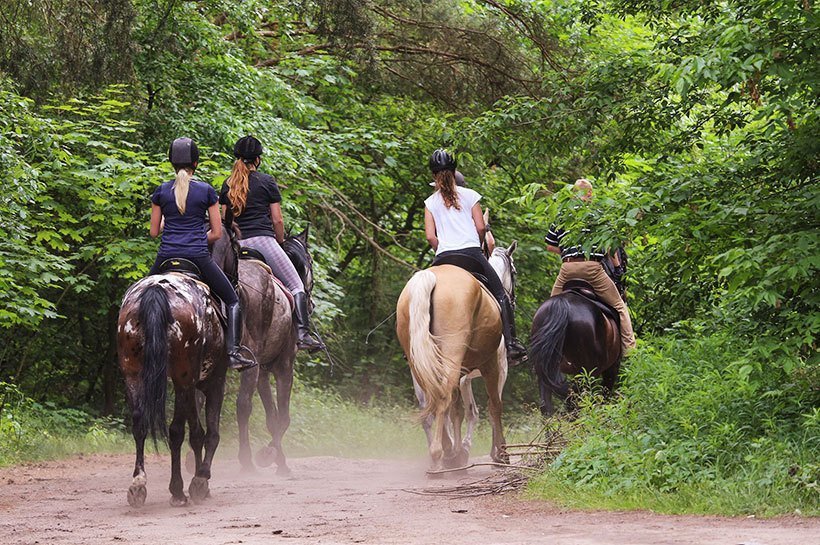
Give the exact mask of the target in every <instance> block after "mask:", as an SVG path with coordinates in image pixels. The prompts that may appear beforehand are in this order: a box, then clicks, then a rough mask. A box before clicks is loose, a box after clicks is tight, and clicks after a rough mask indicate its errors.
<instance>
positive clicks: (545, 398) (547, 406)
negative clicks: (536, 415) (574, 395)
mask: <svg viewBox="0 0 820 545" xmlns="http://www.w3.org/2000/svg"><path fill="white" fill-rule="evenodd" d="M538 389H539V390H540V391H541V406H540V407H539V408H540V409H541V414H542V415H543V416H545V417H546V418H549V417H550V416H552V415H553V413H554V412H555V406H554V405H553V403H552V388H550V386H549V384H547V383H546V382H545V381H543V380H539V381H538Z"/></svg>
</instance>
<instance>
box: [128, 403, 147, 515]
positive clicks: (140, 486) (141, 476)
mask: <svg viewBox="0 0 820 545" xmlns="http://www.w3.org/2000/svg"><path fill="white" fill-rule="evenodd" d="M129 391H131V388H129ZM135 391H136V390H135ZM130 405H131V406H132V407H134V406H137V405H138V404H137V403H134V402H132V403H130ZM131 429H132V433H133V435H134V445H135V446H136V461H135V463H134V474H133V475H132V477H133V479H132V480H131V486H130V487H129V488H128V505H130V506H131V507H142V506H143V505H145V497H146V496H147V495H148V491H147V489H146V485H147V484H148V476H147V475H146V474H145V437H146V436H147V435H148V429H147V427H146V426H145V424H144V423H143V414H142V410H140V409H134V410H133V412H132V414H131Z"/></svg>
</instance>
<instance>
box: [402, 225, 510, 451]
mask: <svg viewBox="0 0 820 545" xmlns="http://www.w3.org/2000/svg"><path fill="white" fill-rule="evenodd" d="M484 221H485V222H486V221H487V212H486V211H485V212H484ZM488 234H489V233H488ZM492 246H493V250H492V255H491V256H490V259H489V262H490V265H492V267H493V269H494V270H495V272H496V274H498V277H499V278H500V279H501V284H502V285H503V286H504V291H506V292H507V296H508V297H509V298H510V301H512V303H513V306H515V273H516V271H515V263H514V262H513V259H512V254H513V252H515V250H516V248H517V247H518V242H516V241H513V243H512V244H511V245H510V247H509V248H496V247H495V244H493V245H492ZM480 375H481V373H480V372H479V370H478V369H474V370H473V371H471V372H469V373H467V374H466V375H463V376H462V377H461V380H460V381H459V386H458V389H459V394H460V396H461V402H462V407H463V408H459V407H458V406H456V405H454V406H453V408H454V410H455V413H454V414H451V415H450V419H451V422H450V424H452V421H454V420H455V421H459V422H460V421H461V419H463V418H464V417H465V415H466V418H467V429H466V432H465V434H464V438H463V439H462V441H461V446H462V447H463V449H464V452H470V449H471V448H472V446H473V430H474V429H475V425H476V424H477V423H478V405H477V404H476V402H475V396H474V395H473V385H472V381H473V379H474V378H477V377H479V376H480ZM413 389H414V390H415V392H416V399H417V400H418V402H419V407H420V408H421V409H422V410H424V408H425V407H426V406H427V400H426V399H425V397H424V392H423V391H422V390H421V388H420V387H419V385H418V383H416V379H415V378H414V379H413ZM462 411H463V412H462ZM432 425H433V417H432V416H431V415H428V416H427V417H426V418H425V419H424V420H423V421H422V426H423V427H424V433H425V434H426V435H427V443H428V444H429V443H430V440H431V439H432V435H431V429H432ZM450 427H452V426H450Z"/></svg>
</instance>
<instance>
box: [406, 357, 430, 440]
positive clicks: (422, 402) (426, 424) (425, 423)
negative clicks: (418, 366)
mask: <svg viewBox="0 0 820 545" xmlns="http://www.w3.org/2000/svg"><path fill="white" fill-rule="evenodd" d="M411 376H412V373H411ZM412 378H413V390H414V391H415V392H416V399H417V400H418V402H419V409H420V410H421V411H424V409H425V408H426V407H427V397H426V396H425V395H424V390H422V389H421V387H420V386H419V383H418V382H416V377H412ZM432 426H433V416H432V415H428V416H425V417H424V420H422V421H421V427H422V428H424V435H426V436H427V446H428V448H429V447H430V441H432V438H433V437H432V431H431V428H432Z"/></svg>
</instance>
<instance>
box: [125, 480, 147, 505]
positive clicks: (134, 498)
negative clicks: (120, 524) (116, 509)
mask: <svg viewBox="0 0 820 545" xmlns="http://www.w3.org/2000/svg"><path fill="white" fill-rule="evenodd" d="M146 496H148V490H147V489H146V488H145V485H142V484H132V485H131V487H130V488H129V489H128V505H130V506H131V507H142V506H143V505H145V498H146Z"/></svg>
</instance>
